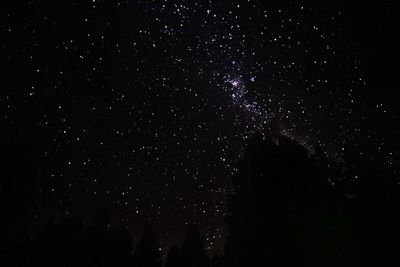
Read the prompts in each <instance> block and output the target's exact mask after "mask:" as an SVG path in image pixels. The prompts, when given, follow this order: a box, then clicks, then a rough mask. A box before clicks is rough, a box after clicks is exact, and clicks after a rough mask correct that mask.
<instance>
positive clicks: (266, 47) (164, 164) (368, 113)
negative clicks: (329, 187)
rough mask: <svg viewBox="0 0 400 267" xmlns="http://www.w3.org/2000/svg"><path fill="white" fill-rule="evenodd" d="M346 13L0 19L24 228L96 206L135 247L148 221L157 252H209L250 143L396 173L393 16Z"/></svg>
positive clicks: (4, 100)
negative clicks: (25, 173) (30, 158)
mask: <svg viewBox="0 0 400 267" xmlns="http://www.w3.org/2000/svg"><path fill="white" fill-rule="evenodd" d="M346 2H348V1H261V0H259V1H255V0H246V1H213V0H208V1H207V0H203V1H185V0H180V1H179V0H176V1H170V0H164V1H161V0H160V1H156V0H152V1H150V0H148V1H141V0H140V1H104V0H93V1H76V0H73V1H27V2H26V3H13V4H11V5H9V6H4V7H2V8H1V10H2V11H1V23H0V27H1V28H0V30H1V36H2V38H1V40H0V61H1V64H2V66H3V68H2V69H3V70H2V73H1V89H0V123H1V124H0V125H1V128H2V133H1V136H2V142H4V141H5V142H7V140H8V139H9V138H11V137H10V136H11V135H12V134H13V133H14V132H15V129H17V131H22V132H23V136H25V138H27V139H29V141H30V142H31V143H32V144H33V150H34V161H35V163H36V164H37V166H38V174H37V176H38V177H39V180H38V182H37V185H35V188H34V196H35V197H34V202H33V203H32V208H31V209H30V212H29V214H28V215H26V217H27V218H29V220H31V221H32V225H34V228H35V227H36V228H40V226H41V225H43V224H44V223H45V222H46V221H48V220H50V219H55V220H56V221H62V220H63V219H64V218H66V217H69V216H73V215H75V214H83V215H84V218H85V220H86V221H87V222H88V223H90V221H91V220H93V218H94V217H95V215H96V213H98V211H99V210H101V209H106V210H108V211H109V212H110V214H111V217H112V224H115V225H123V226H126V227H128V228H129V229H130V230H131V231H132V233H133V236H134V237H135V238H138V237H139V235H140V234H139V233H141V231H142V229H143V227H144V225H145V224H146V223H147V222H150V223H151V224H153V225H154V227H155V229H156V231H157V234H158V238H159V240H160V242H161V246H162V247H163V249H166V248H167V247H169V246H171V245H172V244H174V243H177V242H180V241H181V240H182V238H183V237H184V233H185V229H186V227H187V225H190V224H193V223H195V224H198V225H199V226H200V229H201V232H202V234H203V237H204V239H205V243H206V247H207V249H208V250H209V251H211V252H213V251H218V252H221V251H222V247H223V243H224V237H225V235H226V226H225V224H224V218H225V216H226V214H227V207H226V202H227V197H228V195H229V194H231V193H232V187H231V176H232V174H234V172H235V163H236V162H237V160H238V159H239V158H240V155H241V153H242V152H243V150H244V148H245V147H246V143H247V140H249V138H251V136H252V135H253V134H254V133H256V132H261V133H263V134H265V135H272V136H277V135H278V134H281V135H284V136H288V137H290V138H293V139H295V140H297V141H298V142H299V143H301V144H302V145H304V146H305V147H306V148H307V149H308V150H309V151H310V153H313V151H314V150H315V149H316V148H318V149H321V150H322V151H323V152H324V153H326V154H327V155H328V156H330V157H331V158H332V159H334V160H337V161H341V160H345V159H346V156H347V155H353V154H357V155H359V156H362V157H365V158H366V159H368V160H373V161H376V162H378V163H379V164H380V165H382V166H383V167H384V168H385V170H386V171H387V172H388V173H391V174H394V175H398V174H399V170H400V168H399V154H400V145H399V144H400V141H399V140H398V135H399V127H398V125H400V120H399V114H400V107H399V105H398V100H399V98H398V96H399V93H398V92H397V91H398V90H399V88H398V87H399V86H398V77H399V66H398V62H399V59H400V52H399V51H397V50H398V47H400V41H399V30H400V9H399V7H398V6H397V5H396V4H395V2H396V1H383V3H382V2H381V1H375V2H373V1H364V2H362V5H361V4H357V3H353V4H350V3H346ZM24 141H27V140H24ZM21 168H23V166H21Z"/></svg>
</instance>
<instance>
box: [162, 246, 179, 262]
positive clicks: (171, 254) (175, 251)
mask: <svg viewBox="0 0 400 267" xmlns="http://www.w3.org/2000/svg"><path fill="white" fill-rule="evenodd" d="M182 266H183V260H182V256H181V254H180V252H179V248H178V246H177V245H175V246H172V247H171V249H170V250H169V251H168V256H167V260H166V262H165V267H182Z"/></svg>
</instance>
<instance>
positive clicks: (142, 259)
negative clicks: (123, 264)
mask: <svg viewBox="0 0 400 267" xmlns="http://www.w3.org/2000/svg"><path fill="white" fill-rule="evenodd" d="M132 262H133V266H134V267H161V265H162V262H161V251H160V248H159V246H158V244H157V239H156V234H155V231H154V229H153V227H152V226H151V225H147V226H146V227H145V229H144V232H143V235H142V238H141V240H140V241H139V244H138V245H137V247H136V249H135V252H134V254H133V258H132Z"/></svg>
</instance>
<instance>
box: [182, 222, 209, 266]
mask: <svg viewBox="0 0 400 267" xmlns="http://www.w3.org/2000/svg"><path fill="white" fill-rule="evenodd" d="M180 252H181V255H182V261H183V266H185V267H186V266H187V267H208V266H210V260H209V258H208V256H207V253H206V251H205V249H204V244H203V241H202V240H201V236H200V232H199V230H198V228H197V227H196V226H191V227H189V229H188V231H187V236H186V239H185V241H184V242H183V244H182V246H181V251H180Z"/></svg>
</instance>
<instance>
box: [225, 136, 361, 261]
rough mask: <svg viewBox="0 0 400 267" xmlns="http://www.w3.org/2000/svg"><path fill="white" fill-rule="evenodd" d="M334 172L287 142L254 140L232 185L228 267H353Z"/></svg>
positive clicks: (351, 242) (354, 256)
mask: <svg viewBox="0 0 400 267" xmlns="http://www.w3.org/2000/svg"><path fill="white" fill-rule="evenodd" d="M336 168H337V166H335V164H333V163H332V164H331V166H330V167H326V165H324V161H323V160H321V159H316V158H310V157H309V156H308V152H307V151H306V150H305V148H304V147H302V146H300V145H298V144H297V143H296V142H295V141H292V140H290V139H288V138H280V139H279V144H275V143H273V142H272V141H270V139H266V140H263V138H262V137H261V136H258V137H255V138H254V139H253V140H252V141H251V143H250V144H249V147H248V149H247V152H246V153H245V155H244V157H243V159H242V160H241V161H240V162H239V164H238V170H239V172H238V174H237V175H236V176H235V177H234V180H233V183H234V186H235V191H236V194H234V195H233V196H231V198H230V200H229V209H230V210H231V215H230V216H229V217H228V218H227V225H228V228H229V237H228V239H227V242H226V251H225V253H226V256H227V261H228V266H253V265H257V263H258V262H264V263H265V265H280V266H289V265H300V266H303V265H304V266H305V265H307V266H356V265H357V253H356V251H355V249H354V237H353V236H352V232H351V231H350V229H349V225H348V223H347V221H346V219H345V218H344V216H343V215H342V213H341V212H340V206H338V205H340V201H339V200H340V193H339V192H337V190H336V189H335V188H334V187H333V186H332V183H331V182H330V181H331V180H337V179H335V178H332V176H331V175H333V174H334V173H335V172H336Z"/></svg>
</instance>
